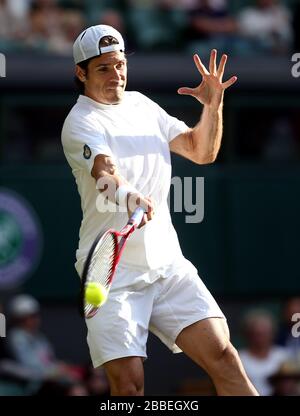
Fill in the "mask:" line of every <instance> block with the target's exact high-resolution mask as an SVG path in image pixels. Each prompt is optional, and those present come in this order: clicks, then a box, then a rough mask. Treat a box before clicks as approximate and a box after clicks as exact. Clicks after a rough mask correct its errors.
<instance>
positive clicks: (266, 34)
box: [238, 0, 292, 53]
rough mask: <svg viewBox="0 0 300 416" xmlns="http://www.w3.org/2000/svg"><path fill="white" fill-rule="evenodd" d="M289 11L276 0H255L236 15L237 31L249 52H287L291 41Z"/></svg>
mask: <svg viewBox="0 0 300 416" xmlns="http://www.w3.org/2000/svg"><path fill="white" fill-rule="evenodd" d="M291 17H292V16H291V13H290V11H289V10H288V8H287V7H286V6H284V5H283V4H280V3H279V1H277V0H256V5H254V6H252V7H246V8H245V9H244V10H242V11H241V12H240V14H239V16H238V25H239V31H240V33H241V35H242V36H244V38H245V39H247V40H248V45H247V46H248V49H249V52H251V50H252V51H254V52H258V51H263V52H266V51H268V52H270V53H287V52H289V50H290V48H291V43H292V21H291ZM245 45H246V44H245Z"/></svg>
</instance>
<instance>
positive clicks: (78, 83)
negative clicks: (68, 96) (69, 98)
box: [74, 58, 93, 94]
mask: <svg viewBox="0 0 300 416" xmlns="http://www.w3.org/2000/svg"><path fill="white" fill-rule="evenodd" d="M92 59H93V58H89V59H86V60H85V61H82V62H79V63H78V64H77V65H78V66H80V68H81V69H83V70H84V71H85V73H86V74H87V73H88V65H89V62H90V61H91V60H92ZM74 81H75V84H76V87H77V89H78V92H79V94H84V82H82V81H80V79H79V78H78V77H77V75H75V78H74Z"/></svg>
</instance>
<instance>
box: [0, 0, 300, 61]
mask: <svg viewBox="0 0 300 416" xmlns="http://www.w3.org/2000/svg"><path fill="white" fill-rule="evenodd" d="M291 4H293V2H290V1H288V0H285V1H283V0H282V1H280V0H252V1H250V2H236V1H228V0H151V1H150V0H110V1H108V0H95V1H84V0H69V1H68V0H66V1H65V0H0V50H1V51H2V52H5V51H17V52H20V51H28V50H31V51H38V52H47V53H51V52H52V53H56V54H61V55H63V56H69V55H71V52H72V44H73V42H74V40H75V38H76V37H77V35H78V34H79V33H80V32H81V31H82V30H83V29H84V28H85V27H86V26H89V25H94V24H100V23H102V24H109V25H112V26H114V27H115V28H116V29H118V30H119V31H121V32H122V33H123V34H124V37H125V39H126V44H127V50H131V51H135V50H140V51H147V50H148V51H149V50H152V51H153V50H154V51H157V52H158V51H193V52H194V51H198V52H199V53H203V52H204V53H205V52H207V50H209V49H211V48H212V47H215V48H218V49H222V50H223V51H225V52H227V53H231V54H238V55H239V56H240V55H251V54H259V53H270V54H284V53H288V52H290V51H291V50H292V48H293V47H294V46H296V43H297V42H298V39H299V29H298V27H299V25H298V22H297V19H298V18H299V7H297V6H295V7H292V6H291ZM233 5H234V6H233Z"/></svg>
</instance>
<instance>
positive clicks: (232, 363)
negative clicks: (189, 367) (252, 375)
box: [208, 341, 243, 374]
mask: <svg viewBox="0 0 300 416" xmlns="http://www.w3.org/2000/svg"><path fill="white" fill-rule="evenodd" d="M208 368H209V369H210V370H212V371H214V372H217V373H219V372H221V373H223V374H224V373H241V372H242V371H243V370H242V364H241V361H240V358H239V355H238V352H237V350H236V349H235V348H234V346H233V345H232V344H231V342H230V341H228V342H227V343H226V344H224V345H222V346H219V347H217V348H216V350H215V351H214V354H213V356H212V358H211V360H210V363H208Z"/></svg>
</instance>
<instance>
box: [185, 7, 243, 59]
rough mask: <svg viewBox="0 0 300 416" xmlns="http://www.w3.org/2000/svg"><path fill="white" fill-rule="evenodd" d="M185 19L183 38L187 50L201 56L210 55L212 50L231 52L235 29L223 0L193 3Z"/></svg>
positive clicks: (233, 21)
mask: <svg viewBox="0 0 300 416" xmlns="http://www.w3.org/2000/svg"><path fill="white" fill-rule="evenodd" d="M187 18H188V20H187V28H186V33H185V37H186V41H187V44H188V45H189V49H191V50H193V51H197V52H198V53H200V54H201V55H203V54H208V53H210V50H211V49H213V48H216V49H218V50H220V51H224V52H225V51H226V52H232V50H231V49H232V45H233V38H234V36H235V33H236V30H237V27H236V23H235V20H234V19H233V17H232V16H230V14H229V11H228V7H227V2H226V1H225V0H224V1H219V2H215V1H212V0H199V1H197V2H194V5H193V6H192V5H189V10H188V12H187Z"/></svg>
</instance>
